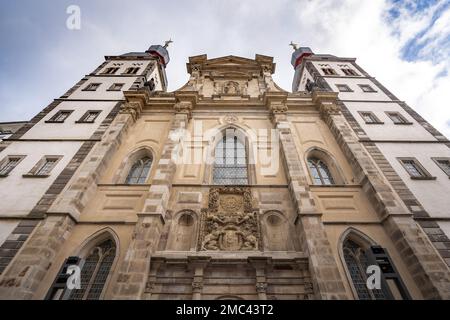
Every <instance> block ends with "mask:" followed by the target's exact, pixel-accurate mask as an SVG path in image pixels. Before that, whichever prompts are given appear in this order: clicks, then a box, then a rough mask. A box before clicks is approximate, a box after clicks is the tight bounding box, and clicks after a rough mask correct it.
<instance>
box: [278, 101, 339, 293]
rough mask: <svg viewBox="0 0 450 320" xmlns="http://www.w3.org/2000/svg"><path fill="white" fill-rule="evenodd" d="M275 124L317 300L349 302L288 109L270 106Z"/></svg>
mask: <svg viewBox="0 0 450 320" xmlns="http://www.w3.org/2000/svg"><path fill="white" fill-rule="evenodd" d="M269 110H270V112H271V116H272V122H273V124H274V126H275V128H276V129H277V130H278V136H279V139H280V148H281V153H282V156H283V160H284V165H285V169H286V176H287V177H288V179H289V191H290V194H291V198H292V200H293V204H294V208H295V209H296V210H297V219H296V226H297V229H298V233H299V235H300V239H301V244H302V247H303V250H304V251H305V253H307V254H308V256H309V269H310V273H311V278H312V281H313V286H314V292H315V298H316V299H348V296H347V293H346V291H345V287H344V283H343V281H342V278H341V274H340V272H339V270H338V267H337V263H336V261H335V259H334V255H333V252H332V250H331V245H330V242H329V241H328V237H327V234H326V232H325V227H324V225H323V223H322V218H321V215H322V214H321V213H320V212H318V211H317V208H316V205H315V202H314V198H313V195H312V193H311V191H310V189H309V185H308V181H307V178H306V173H305V172H304V170H303V167H302V165H301V161H300V156H299V153H298V151H297V147H296V146H295V143H294V137H293V135H292V131H291V127H290V123H289V122H288V121H287V118H286V112H287V110H288V108H287V106H286V105H285V104H283V103H275V104H270V102H269Z"/></svg>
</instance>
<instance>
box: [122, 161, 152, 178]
mask: <svg viewBox="0 0 450 320" xmlns="http://www.w3.org/2000/svg"><path fill="white" fill-rule="evenodd" d="M151 166H152V158H150V157H143V158H141V159H139V160H137V161H136V162H135V163H134V164H133V166H132V167H131V169H130V172H129V173H128V177H127V179H126V183H127V184H144V183H145V182H146V181H147V178H148V173H149V171H150V167H151Z"/></svg>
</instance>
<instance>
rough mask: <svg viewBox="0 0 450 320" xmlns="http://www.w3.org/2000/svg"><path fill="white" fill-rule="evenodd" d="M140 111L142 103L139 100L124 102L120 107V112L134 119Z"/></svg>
mask: <svg viewBox="0 0 450 320" xmlns="http://www.w3.org/2000/svg"><path fill="white" fill-rule="evenodd" d="M141 112H142V105H141V104H140V103H139V102H126V103H124V104H123V105H122V106H121V107H120V113H121V114H129V115H131V117H132V118H133V120H134V121H136V120H137V119H138V118H139V116H140V115H141Z"/></svg>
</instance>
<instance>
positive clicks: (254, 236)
mask: <svg viewBox="0 0 450 320" xmlns="http://www.w3.org/2000/svg"><path fill="white" fill-rule="evenodd" d="M198 246H199V247H198V250H199V251H254V250H260V248H261V233H260V225H259V217H258V213H257V211H256V210H254V209H253V206H252V193H251V190H250V188H246V187H214V188H211V189H210V192H209V203H208V208H207V209H203V210H202V217H201V224H200V233H199V241H198Z"/></svg>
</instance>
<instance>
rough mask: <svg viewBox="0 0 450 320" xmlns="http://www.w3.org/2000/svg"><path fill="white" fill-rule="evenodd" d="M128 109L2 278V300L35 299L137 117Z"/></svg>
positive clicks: (93, 151)
mask: <svg viewBox="0 0 450 320" xmlns="http://www.w3.org/2000/svg"><path fill="white" fill-rule="evenodd" d="M134 107H135V106H134ZM127 109H133V106H126V107H124V108H122V111H124V113H122V114H120V115H118V116H117V117H116V118H115V119H114V121H113V122H112V123H111V125H110V126H109V128H108V129H107V130H106V131H105V133H104V135H103V137H102V140H101V142H99V143H97V144H96V145H95V146H94V147H93V149H92V150H91V152H90V153H89V154H88V156H87V157H86V159H85V160H84V162H83V163H82V164H81V166H80V167H79V169H78V171H77V172H76V173H75V175H74V176H73V177H72V179H71V180H70V181H69V183H68V186H67V187H66V188H65V189H64V190H63V192H62V193H61V194H60V195H59V196H58V198H56V200H55V202H54V203H53V205H52V206H51V207H50V208H49V209H48V211H47V212H46V215H47V216H46V218H45V219H44V220H43V221H42V222H40V224H39V225H38V226H37V227H36V229H35V230H34V232H33V233H32V234H31V236H30V238H29V239H28V240H27V242H26V243H25V244H24V246H23V247H22V249H21V250H20V251H19V252H18V254H17V255H16V257H15V258H14V260H13V261H12V262H11V263H10V265H9V266H8V268H7V269H6V270H5V272H4V273H3V274H2V276H1V277H0V299H32V298H33V296H34V294H35V292H36V290H37V289H38V287H39V285H40V284H41V281H42V280H43V279H44V276H45V275H46V272H47V270H48V269H49V268H50V266H51V264H52V262H53V260H54V258H55V257H56V255H57V254H58V252H59V250H60V249H61V247H62V245H63V244H64V242H65V241H66V240H67V239H68V237H69V236H70V233H71V231H72V229H73V228H74V226H75V225H76V221H77V219H78V217H79V215H80V213H81V212H82V210H83V209H84V206H85V204H86V203H87V202H88V201H89V199H90V198H91V196H92V195H93V194H94V192H93V190H95V188H96V185H97V183H96V180H97V177H99V176H100V175H101V174H102V172H103V171H104V169H105V167H106V166H107V163H108V161H109V159H110V158H111V157H110V155H111V154H112V153H113V152H114V151H115V150H116V149H117V147H118V146H119V145H120V141H121V139H122V137H123V136H124V133H125V132H126V130H127V128H128V127H129V126H130V124H131V123H132V122H133V115H132V114H131V111H129V110H128V111H127ZM138 111H139V110H135V111H134V113H137V112H138Z"/></svg>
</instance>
